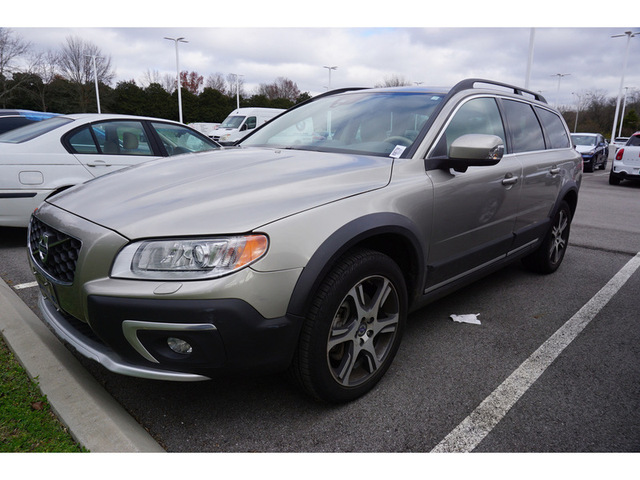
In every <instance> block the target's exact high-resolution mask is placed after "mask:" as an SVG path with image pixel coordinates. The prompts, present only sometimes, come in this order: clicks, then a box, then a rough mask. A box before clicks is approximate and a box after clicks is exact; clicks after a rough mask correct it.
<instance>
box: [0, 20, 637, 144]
mask: <svg viewBox="0 0 640 480" xmlns="http://www.w3.org/2000/svg"><path fill="white" fill-rule="evenodd" d="M94 62H95V74H96V75H97V79H98V90H99V96H100V107H101V111H102V112H105V113H125V114H131V115H146V116H152V117H158V118H166V119H170V120H178V94H177V82H176V79H175V76H172V75H169V74H165V75H160V74H159V73H158V72H157V71H149V70H147V71H146V72H145V73H144V74H143V75H142V78H141V80H140V81H139V83H137V82H136V81H135V80H133V79H131V80H128V81H120V82H117V84H116V86H115V87H112V86H111V84H112V83H113V79H114V78H115V71H114V70H113V67H112V66H111V57H110V56H109V55H106V54H104V53H103V52H102V51H101V50H100V49H99V48H98V47H97V46H96V45H94V44H92V43H91V42H87V41H84V40H82V39H80V38H78V37H68V38H67V39H66V42H65V43H64V44H63V45H61V46H60V48H59V49H57V50H47V51H45V52H37V51H35V50H34V49H33V47H32V46H31V44H30V43H29V42H25V41H24V40H22V39H21V37H20V36H18V35H16V34H15V33H14V32H13V31H12V30H10V29H7V28H0V108H22V109H30V110H39V111H48V112H55V113H85V112H97V101H96V94H95V83H94ZM410 84H411V82H409V81H407V80H406V79H404V78H403V77H402V76H398V75H391V76H390V77H387V78H386V79H385V80H384V81H383V82H382V83H380V84H377V85H376V86H400V85H410ZM180 85H181V97H182V111H183V121H184V122H185V123H192V122H215V123H217V122H221V121H222V120H224V118H225V117H226V116H227V115H228V114H229V113H230V112H231V111H233V110H234V109H235V108H236V106H237V99H238V98H239V103H240V106H241V107H245V106H252V107H271V108H289V107H291V106H293V105H295V104H297V103H299V102H301V101H304V100H306V99H308V98H310V95H309V93H308V92H304V93H301V92H300V90H299V89H298V86H297V85H296V84H295V82H293V81H291V80H289V79H287V78H284V77H279V78H277V79H276V80H275V81H274V82H273V83H270V84H261V85H260V86H259V87H258V88H257V89H256V90H255V91H254V92H246V89H245V86H244V82H243V79H242V77H240V78H238V77H236V76H234V75H226V76H225V75H223V74H221V73H214V74H211V75H209V76H208V77H207V78H204V77H203V76H202V75H200V74H198V73H197V72H188V71H182V72H180ZM575 97H576V104H575V105H572V106H560V107H559V110H560V112H561V113H562V114H563V116H564V118H565V120H566V122H567V125H568V126H569V129H570V130H571V131H572V132H573V131H578V132H592V133H601V134H603V135H604V136H605V137H606V138H609V137H610V136H611V129H612V126H613V118H614V113H615V108H616V98H613V97H608V96H607V95H606V94H604V93H603V92H602V91H589V92H582V93H580V94H576V95H575ZM620 110H622V105H621V108H620ZM576 120H577V121H576ZM618 125H619V126H620V121H619V122H618ZM618 128H620V127H618ZM618 128H617V129H616V130H618ZM638 130H640V91H639V90H637V89H628V90H627V91H626V102H625V104H624V115H623V119H622V127H621V135H622V136H629V135H631V134H632V133H634V132H636V131H638ZM615 136H618V131H616V132H615Z"/></svg>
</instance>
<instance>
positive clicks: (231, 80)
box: [225, 73, 245, 97]
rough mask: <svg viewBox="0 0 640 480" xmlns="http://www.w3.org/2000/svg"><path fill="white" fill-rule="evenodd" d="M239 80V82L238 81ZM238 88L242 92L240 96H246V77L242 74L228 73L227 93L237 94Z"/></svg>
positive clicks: (230, 94)
mask: <svg viewBox="0 0 640 480" xmlns="http://www.w3.org/2000/svg"><path fill="white" fill-rule="evenodd" d="M236 82H237V83H236ZM236 90H238V91H239V92H240V96H241V97H244V96H245V93H244V77H242V75H236V74H234V73H230V74H228V75H227V89H226V92H225V93H226V94H227V95H229V96H234V97H235V96H236Z"/></svg>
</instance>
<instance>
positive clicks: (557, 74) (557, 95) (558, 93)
mask: <svg viewBox="0 0 640 480" xmlns="http://www.w3.org/2000/svg"><path fill="white" fill-rule="evenodd" d="M569 75H571V74H570V73H556V74H554V75H551V76H552V77H558V90H557V91H556V108H558V107H559V105H560V80H562V77H567V76H569Z"/></svg>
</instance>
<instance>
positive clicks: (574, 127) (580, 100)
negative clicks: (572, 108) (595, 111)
mask: <svg viewBox="0 0 640 480" xmlns="http://www.w3.org/2000/svg"><path fill="white" fill-rule="evenodd" d="M571 95H575V96H576V97H577V99H578V104H577V106H576V123H575V125H574V126H573V133H576V130H578V114H579V113H580V104H581V103H582V97H581V96H580V95H578V94H577V93H575V92H571Z"/></svg>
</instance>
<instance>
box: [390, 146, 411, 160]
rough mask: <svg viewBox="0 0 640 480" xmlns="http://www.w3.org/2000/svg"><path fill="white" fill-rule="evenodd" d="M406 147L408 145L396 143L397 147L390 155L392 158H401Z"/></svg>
mask: <svg viewBox="0 0 640 480" xmlns="http://www.w3.org/2000/svg"><path fill="white" fill-rule="evenodd" d="M406 149H407V147H405V146H404V145H396V148H394V149H393V151H392V152H391V153H390V154H389V156H390V157H391V158H400V155H402V152H404V151H405V150H406Z"/></svg>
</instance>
